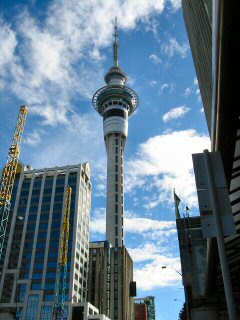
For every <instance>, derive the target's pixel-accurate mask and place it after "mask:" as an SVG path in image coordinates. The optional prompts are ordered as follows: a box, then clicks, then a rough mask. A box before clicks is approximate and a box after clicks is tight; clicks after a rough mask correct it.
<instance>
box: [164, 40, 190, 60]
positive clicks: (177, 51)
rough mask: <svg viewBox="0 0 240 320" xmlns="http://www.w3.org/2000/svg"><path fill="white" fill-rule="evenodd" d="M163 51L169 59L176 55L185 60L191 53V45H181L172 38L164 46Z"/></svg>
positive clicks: (184, 43)
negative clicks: (189, 52)
mask: <svg viewBox="0 0 240 320" xmlns="http://www.w3.org/2000/svg"><path fill="white" fill-rule="evenodd" d="M161 51H162V52H163V53H164V54H165V55H166V56H167V57H169V58H172V57H173V56H174V55H179V56H180V57H181V58H182V59H184V58H186V56H187V53H188V51H189V45H188V43H186V42H183V43H182V44H180V43H178V41H177V39H176V38H170V39H169V40H168V42H166V43H164V44H163V45H162V47H161Z"/></svg>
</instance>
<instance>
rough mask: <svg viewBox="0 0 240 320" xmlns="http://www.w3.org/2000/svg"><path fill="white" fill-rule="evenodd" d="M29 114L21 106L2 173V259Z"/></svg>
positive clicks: (0, 212)
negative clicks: (23, 136)
mask: <svg viewBox="0 0 240 320" xmlns="http://www.w3.org/2000/svg"><path fill="white" fill-rule="evenodd" d="M27 113H28V108H27V107H26V106H21V107H20V111H19V114H18V119H17V125H16V128H15V132H14V136H13V140H12V144H11V147H10V149H9V152H8V157H7V163H6V165H5V167H4V168H3V172H2V179H1V186H0V259H1V256H2V251H3V245H4V239H5V235H6V230H7V224H8V218H9V213H10V208H11V198H12V192H13V186H14V181H15V176H16V172H17V166H18V160H19V156H20V146H21V142H22V135H23V131H24V126H25V122H26V117H27Z"/></svg>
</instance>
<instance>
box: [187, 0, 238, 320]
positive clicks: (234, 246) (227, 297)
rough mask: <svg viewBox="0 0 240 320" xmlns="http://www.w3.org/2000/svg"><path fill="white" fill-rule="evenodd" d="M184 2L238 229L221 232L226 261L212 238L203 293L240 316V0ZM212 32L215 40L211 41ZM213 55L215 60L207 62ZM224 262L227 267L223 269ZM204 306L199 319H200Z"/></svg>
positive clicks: (226, 313) (223, 314) (225, 314)
mask: <svg viewBox="0 0 240 320" xmlns="http://www.w3.org/2000/svg"><path fill="white" fill-rule="evenodd" d="M182 4H183V11H184V18H185V22H186V27H187V30H188V35H189V41H190V45H191V49H192V55H193V60H194V63H195V67H196V72H197V76H198V81H199V86H200V91H201V95H202V99H203V104H204V111H205V116H206V120H207V124H208V128H209V133H210V138H211V151H212V152H219V153H220V155H221V159H222V164H223V168H224V173H225V178H226V182H227V188H228V193H229V198H230V203H231V210H232V212H231V215H232V218H233V219H234V223H235V230H236V233H235V234H231V235H225V236H222V237H219V238H221V239H222V240H223V244H224V245H223V246H221V248H222V252H225V254H224V255H223V256H225V258H224V261H225V260H226V261H225V262H224V265H223V259H221V258H220V256H221V255H222V254H220V250H219V247H220V246H219V241H218V240H217V239H218V238H217V239H216V237H209V238H208V239H207V253H206V257H207V258H206V270H205V281H204V283H203V290H204V296H205V298H206V301H207V300H208V299H209V298H211V299H215V301H216V302H215V307H216V309H217V315H215V316H216V317H217V319H221V320H223V319H224V320H225V319H238V318H239V316H240V290H239V282H240V271H239V265H240V251H239V247H240V193H239V190H240V179H239V178H240V143H239V141H240V121H239V119H240V108H239V106H238V105H237V104H236V101H238V99H239V97H238V96H239V94H238V88H237V85H236V82H235V81H234V80H233V79H234V77H235V74H236V70H238V68H239V58H238V56H237V55H238V53H237V50H236V46H237V41H236V39H237V38H238V30H239V26H238V25H239V19H238V18H239V13H238V9H237V4H238V2H237V1H235V0H234V1H224V0H217V1H201V0H199V1H195V0H194V1H190V0H182ZM211 8H212V10H211ZM211 36H212V41H210V38H211ZM211 57H212V59H211ZM208 61H211V63H207V62H208ZM210 75H211V83H210V85H209V79H210ZM210 198H212V196H211V197H210ZM224 226H225V224H222V229H224ZM223 268H224V270H225V271H224V273H222V270H223ZM228 271H229V272H228ZM226 274H228V275H229V280H230V281H229V280H228V281H226ZM190 307H191V306H190ZM202 307H204V301H202ZM201 312H202V311H201ZM201 312H200V313H199V317H198V318H196V319H200V317H201V316H202V313H201Z"/></svg>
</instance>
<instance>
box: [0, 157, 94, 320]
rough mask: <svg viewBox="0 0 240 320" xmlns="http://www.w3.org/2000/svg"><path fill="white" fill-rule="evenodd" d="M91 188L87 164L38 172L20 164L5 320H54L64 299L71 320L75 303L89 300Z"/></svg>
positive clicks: (1, 291)
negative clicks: (65, 234)
mask: <svg viewBox="0 0 240 320" xmlns="http://www.w3.org/2000/svg"><path fill="white" fill-rule="evenodd" d="M68 186H70V187H71V188H72V197H71V205H70V219H69V239H68V251H67V252H68V254H67V257H65V258H66V259H67V264H66V274H65V275H66V279H65V280H66V281H65V282H63V281H62V279H61V277H62V276H64V272H63V273H62V276H61V274H60V289H59V286H58V285H57V283H56V281H57V279H59V277H58V276H57V275H58V268H59V261H60V260H61V259H60V255H61V254H62V253H61V246H60V244H61V239H62V225H63V222H64V216H65V212H66V210H65V209H66V208H65V202H66V201H65V200H66V192H67V188H68ZM91 188H92V187H91V182H90V169H89V164H88V163H85V164H79V165H75V166H74V165H73V166H66V167H54V168H45V169H40V170H33V169H32V168H30V167H29V166H24V165H21V164H19V165H18V169H17V174H16V178H15V184H14V189H13V193H12V206H11V210H12V212H11V215H10V218H9V223H8V230H7V238H6V245H5V246H4V247H5V248H7V250H6V251H5V252H4V259H2V262H3V264H2V266H1V282H0V318H1V319H4V320H5V319H6V320H7V319H18V320H22V319H29V320H30V319H32V320H36V319H41V320H47V319H52V317H53V307H54V305H55V306H56V303H57V302H58V301H60V302H61V301H64V300H65V303H64V314H63V319H71V312H72V310H71V306H72V303H77V302H82V301H86V296H87V292H86V291H87V269H88V254H89V219H90V209H91ZM70 270H71V272H70ZM63 285H65V287H64V288H63V287H62V286H63ZM62 289H64V290H62ZM57 291H58V292H59V294H60V295H61V294H62V293H63V292H65V296H64V297H59V296H58V295H56V293H57ZM59 298H60V300H59ZM62 298H63V299H62ZM58 319H60V318H58Z"/></svg>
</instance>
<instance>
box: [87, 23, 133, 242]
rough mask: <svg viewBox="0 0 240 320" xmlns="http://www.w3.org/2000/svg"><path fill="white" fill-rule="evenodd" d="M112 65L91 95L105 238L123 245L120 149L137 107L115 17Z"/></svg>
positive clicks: (121, 161)
mask: <svg viewBox="0 0 240 320" xmlns="http://www.w3.org/2000/svg"><path fill="white" fill-rule="evenodd" d="M114 29H115V32H114V38H115V41H114V44H113V52H114V65H113V67H112V68H111V69H110V70H109V72H108V73H107V74H106V75H105V78H104V80H105V82H106V84H107V86H105V87H103V88H101V89H99V90H98V91H97V92H96V93H95V94H94V96H93V106H94V108H95V109H96V110H97V111H98V112H99V113H100V114H101V116H102V117H103V133H104V140H105V145H106V150H107V205H106V234H107V240H108V241H109V242H110V243H111V245H112V246H114V247H122V246H124V228H123V225H124V222H123V220H124V219H123V218H124V151H125V145H126V139H127V136H128V118H129V116H130V115H131V114H133V112H134V111H135V110H136V109H137V107H138V103H139V99H138V96H137V94H136V93H135V92H134V91H133V90H132V89H130V88H129V87H127V86H125V83H126V82H127V76H126V74H125V73H124V71H123V70H122V69H121V67H120V66H119V65H118V47H119V46H118V28H117V19H116V18H115V28H114Z"/></svg>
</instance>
